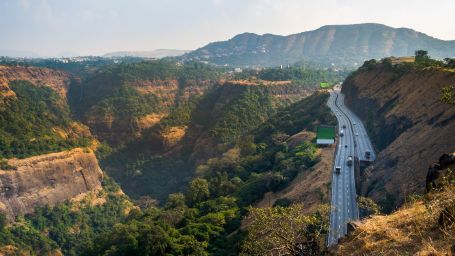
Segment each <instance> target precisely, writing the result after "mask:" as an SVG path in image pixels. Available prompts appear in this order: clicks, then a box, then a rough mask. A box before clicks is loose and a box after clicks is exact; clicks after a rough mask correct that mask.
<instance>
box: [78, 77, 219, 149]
mask: <svg viewBox="0 0 455 256" xmlns="http://www.w3.org/2000/svg"><path fill="white" fill-rule="evenodd" d="M215 83H216V82H215V81H208V80H207V81H195V80H189V81H185V82H179V81H178V80H176V79H168V80H157V79H154V80H141V79H138V80H134V81H132V82H129V83H127V84H126V85H125V87H126V88H128V89H132V90H134V93H137V95H135V96H134V98H133V97H130V99H131V102H132V103H131V104H129V105H128V106H126V107H130V106H131V105H133V104H137V105H140V104H143V106H140V107H138V108H136V109H131V110H130V109H128V110H125V108H122V109H116V110H115V111H111V110H110V109H108V110H107V111H106V109H101V107H99V106H98V105H96V104H95V105H94V106H93V107H91V108H90V109H89V110H88V111H87V112H86V113H84V114H83V116H82V120H83V122H84V123H86V124H87V125H88V126H89V127H90V129H91V131H92V132H93V133H94V134H96V135H97V136H98V138H100V139H101V140H106V141H108V142H109V143H111V144H112V145H121V144H127V143H129V142H131V141H134V140H135V139H138V138H140V137H141V136H142V133H143V131H144V130H146V129H148V128H150V127H152V126H153V125H155V124H157V123H158V122H159V121H160V120H161V118H163V117H165V116H167V115H168V114H169V111H170V110H171V109H172V108H175V107H177V106H179V105H182V104H186V103H188V101H189V100H190V99H191V98H193V97H197V96H200V95H202V94H204V93H205V92H206V91H207V90H209V89H210V88H212V87H213V86H214V84H215ZM84 93H85V95H86V97H91V96H87V95H88V94H90V93H91V92H90V91H87V90H86V91H85V92H84ZM109 93H110V92H109ZM124 97H125V98H127V97H129V95H128V96H124ZM113 98H114V97H112V96H110V95H108V96H106V97H105V98H101V99H99V101H110V100H111V99H113ZM136 99H139V100H136ZM142 99H153V100H150V102H147V103H145V104H144V102H145V101H146V100H142ZM115 100H117V99H115ZM77 104H85V103H84V102H83V101H82V102H80V103H77ZM120 104H121V103H119V102H115V103H114V106H113V108H119V105H120ZM145 105H146V106H145ZM136 111H137V112H139V111H140V112H141V113H137V112H136ZM120 112H122V113H123V114H119V113H120Z"/></svg>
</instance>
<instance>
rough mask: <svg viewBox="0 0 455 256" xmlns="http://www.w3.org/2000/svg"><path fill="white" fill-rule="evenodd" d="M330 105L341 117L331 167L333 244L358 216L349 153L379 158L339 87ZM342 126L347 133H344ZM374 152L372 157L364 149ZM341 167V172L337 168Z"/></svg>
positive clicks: (329, 101) (331, 96) (329, 102)
mask: <svg viewBox="0 0 455 256" xmlns="http://www.w3.org/2000/svg"><path fill="white" fill-rule="evenodd" d="M327 105H328V106H329V108H330V109H331V110H332V112H333V113H334V114H335V115H336V118H337V120H338V129H339V131H338V133H339V136H338V143H337V150H336V155H335V159H334V163H333V170H332V196H331V205H332V209H331V213H330V231H329V235H328V238H327V244H328V245H329V246H330V245H333V244H336V243H337V242H338V239H339V238H340V237H342V236H344V235H345V234H346V233H347V225H346V224H347V223H348V222H349V221H351V220H356V219H358V218H359V209H358V207H357V201H356V190H355V175H354V165H355V164H354V163H352V165H348V161H347V159H348V156H351V157H352V158H353V160H354V159H359V160H361V161H373V160H374V159H375V158H376V155H375V153H374V150H373V147H372V144H371V142H370V140H369V137H368V134H367V132H366V129H365V127H364V125H363V124H362V122H361V120H360V119H359V118H358V117H357V116H356V115H355V114H354V113H352V111H350V110H349V109H348V108H347V107H346V106H345V105H344V96H343V94H341V93H340V91H339V89H335V90H334V91H332V92H331V93H330V98H329V100H328V102H327ZM341 130H342V131H343V134H344V136H340V135H341ZM366 151H368V152H371V153H370V156H369V157H366V156H365V152H366ZM336 167H340V169H341V170H340V173H339V174H337V173H336V172H335V168H336Z"/></svg>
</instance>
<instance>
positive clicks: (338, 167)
mask: <svg viewBox="0 0 455 256" xmlns="http://www.w3.org/2000/svg"><path fill="white" fill-rule="evenodd" d="M340 172H341V166H336V167H335V173H336V174H340Z"/></svg>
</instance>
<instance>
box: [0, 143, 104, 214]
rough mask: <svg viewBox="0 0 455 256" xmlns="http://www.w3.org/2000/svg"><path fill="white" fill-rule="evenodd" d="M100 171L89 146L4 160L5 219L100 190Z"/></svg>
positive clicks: (0, 192)
mask: <svg viewBox="0 0 455 256" xmlns="http://www.w3.org/2000/svg"><path fill="white" fill-rule="evenodd" d="M102 178H103V173H102V171H101V169H100V167H99V165H98V161H97V159H96V157H95V155H94V153H93V152H92V151H91V150H89V149H81V148H76V149H73V150H71V151H65V152H59V153H51V154H45V155H40V156H34V157H30V158H25V159H10V160H8V169H7V170H0V210H1V211H3V212H5V213H6V214H7V216H8V217H9V218H13V217H15V216H17V215H23V214H27V213H31V212H33V210H34V209H35V208H36V207H38V206H44V205H51V206H52V205H55V204H56V203H59V202H63V201H65V200H69V199H72V198H73V197H75V196H78V195H81V194H84V193H87V192H90V191H96V190H98V189H101V180H102Z"/></svg>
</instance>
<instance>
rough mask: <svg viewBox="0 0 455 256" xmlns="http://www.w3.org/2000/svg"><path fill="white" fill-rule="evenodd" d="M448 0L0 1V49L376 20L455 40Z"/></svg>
mask: <svg viewBox="0 0 455 256" xmlns="http://www.w3.org/2000/svg"><path fill="white" fill-rule="evenodd" d="M454 10H455V1H454V0H0V24H1V25H0V50H5V49H7V50H19V51H31V52H35V53H38V54H40V55H41V56H59V55H62V54H69V53H71V54H76V55H101V54H104V53H107V52H112V51H123V50H128V51H147V50H154V49H186V50H193V49H197V48H199V47H202V46H204V45H206V44H207V43H210V42H214V41H222V40H227V39H230V38H232V37H234V36H235V35H236V34H240V33H243V32H253V33H257V34H264V33H272V34H279V35H288V34H294V33H299V32H304V31H308V30H314V29H317V28H319V27H321V26H324V25H333V24H356V23H366V22H374V23H381V24H385V25H388V26H392V27H408V28H412V29H414V30H417V31H420V32H423V33H426V34H428V35H430V36H433V37H436V38H440V39H444V40H455V22H453V11H454Z"/></svg>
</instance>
